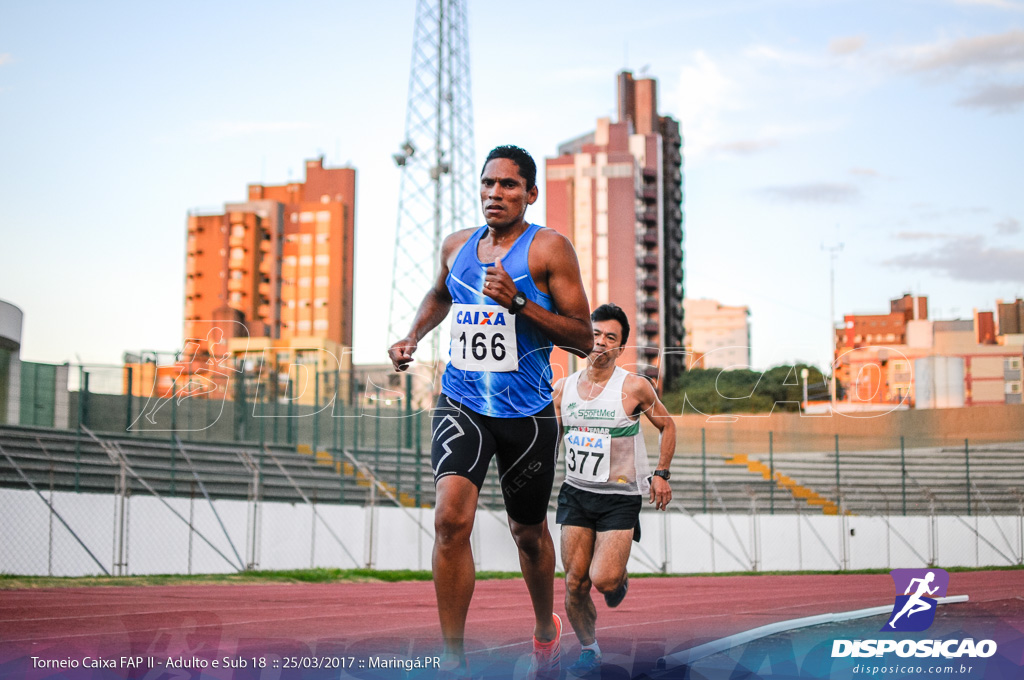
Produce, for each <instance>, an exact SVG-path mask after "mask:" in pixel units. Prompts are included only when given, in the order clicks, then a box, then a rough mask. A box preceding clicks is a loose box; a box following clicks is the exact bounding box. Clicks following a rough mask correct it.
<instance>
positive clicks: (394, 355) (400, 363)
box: [388, 337, 417, 371]
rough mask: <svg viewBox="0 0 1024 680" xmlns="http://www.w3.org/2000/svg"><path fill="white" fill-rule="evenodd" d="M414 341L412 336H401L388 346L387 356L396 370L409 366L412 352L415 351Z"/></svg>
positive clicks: (402, 369)
mask: <svg viewBox="0 0 1024 680" xmlns="http://www.w3.org/2000/svg"><path fill="white" fill-rule="evenodd" d="M416 346H417V345H416V341H415V340H413V339H412V338H408V337H406V338H402V339H401V340H399V341H398V342H396V343H395V344H393V345H391V347H389V348H388V358H389V359H391V363H392V364H393V365H394V367H395V370H396V371H404V370H405V369H407V368H409V363H410V362H412V353H413V352H415V351H416Z"/></svg>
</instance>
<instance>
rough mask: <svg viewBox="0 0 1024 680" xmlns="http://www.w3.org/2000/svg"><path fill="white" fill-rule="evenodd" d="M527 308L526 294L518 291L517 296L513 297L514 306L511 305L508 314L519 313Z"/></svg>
mask: <svg viewBox="0 0 1024 680" xmlns="http://www.w3.org/2000/svg"><path fill="white" fill-rule="evenodd" d="M525 306H526V294H525V293H524V292H523V291H521V290H517V291H516V294H515V295H513V296H512V304H511V305H509V307H508V313H509V314H515V313H516V312H518V311H519V310H521V309H522V308H523V307H525Z"/></svg>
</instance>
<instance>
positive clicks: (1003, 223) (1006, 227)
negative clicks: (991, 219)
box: [996, 217, 1022, 236]
mask: <svg viewBox="0 0 1024 680" xmlns="http://www.w3.org/2000/svg"><path fill="white" fill-rule="evenodd" d="M1021 231H1022V230H1021V226H1020V222H1019V221H1017V220H1015V219H1013V218H1012V217H1007V218H1006V219H1005V220H1000V221H998V222H996V233H997V234H1001V235H1003V236H1013V235H1014V234H1019V233H1021Z"/></svg>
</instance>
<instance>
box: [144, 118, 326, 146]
mask: <svg viewBox="0 0 1024 680" xmlns="http://www.w3.org/2000/svg"><path fill="white" fill-rule="evenodd" d="M312 127H313V125H312V124H311V123H307V122H304V121H254V120H234V121H231V120H219V121H204V122H198V123H195V124H194V125H191V126H189V128H187V129H184V130H175V131H170V132H166V133H163V134H160V135H157V137H156V141H157V142H159V143H163V144H178V143H181V142H182V141H185V140H191V141H194V140H197V139H198V140H201V141H203V142H220V141H223V140H226V139H237V138H238V137H248V136H252V135H271V134H278V133H282V132H294V131H296V130H308V129H310V128H312Z"/></svg>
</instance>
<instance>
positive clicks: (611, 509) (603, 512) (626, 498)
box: [555, 484, 644, 542]
mask: <svg viewBox="0 0 1024 680" xmlns="http://www.w3.org/2000/svg"><path fill="white" fill-rule="evenodd" d="M643 504H644V503H643V496H638V495H627V494H621V493H594V492H593V491H584V490H583V489H577V488H576V487H575V486H572V485H571V484H562V488H561V490H560V491H559V492H558V511H557V512H556V513H555V521H556V522H557V523H558V524H567V525H569V526H573V527H585V528H587V529H591V530H593V531H614V530H616V529H632V530H633V540H634V541H637V542H639V541H640V508H642V507H643Z"/></svg>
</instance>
